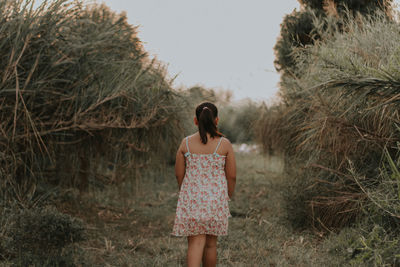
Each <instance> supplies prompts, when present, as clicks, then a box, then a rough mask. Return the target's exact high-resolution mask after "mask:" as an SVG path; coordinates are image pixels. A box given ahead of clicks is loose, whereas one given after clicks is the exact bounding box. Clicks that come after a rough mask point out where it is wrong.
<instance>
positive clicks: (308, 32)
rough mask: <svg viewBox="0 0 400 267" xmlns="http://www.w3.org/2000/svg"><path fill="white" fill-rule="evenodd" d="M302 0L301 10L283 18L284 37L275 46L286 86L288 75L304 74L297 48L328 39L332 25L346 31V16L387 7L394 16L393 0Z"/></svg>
mask: <svg viewBox="0 0 400 267" xmlns="http://www.w3.org/2000/svg"><path fill="white" fill-rule="evenodd" d="M299 2H300V4H301V10H299V11H298V10H294V11H293V12H292V13H291V14H288V15H286V16H285V18H284V19H283V22H282V24H281V33H280V39H279V40H278V41H277V43H276V45H275V47H274V50H275V52H276V60H275V66H276V68H277V70H278V71H280V72H281V73H282V81H281V82H282V87H286V86H285V78H286V76H289V77H293V76H296V77H300V76H301V73H298V72H299V71H300V70H301V69H298V68H297V67H298V65H297V64H296V63H295V61H296V59H295V54H296V50H298V49H301V48H303V47H307V46H308V45H313V44H314V43H315V42H316V41H319V40H321V39H325V38H326V37H327V32H329V28H332V27H333V28H335V29H338V30H339V31H342V30H344V28H345V27H343V24H344V23H345V22H343V20H352V19H354V18H355V17H357V16H358V15H370V14H375V13H377V12H382V11H383V12H385V14H386V16H387V17H388V18H391V16H392V14H391V4H392V2H393V1H392V0H389V1H388V0H374V1H366V0H356V1H354V0H351V1H349V0H299ZM317 21H318V23H316V22H317ZM298 74H300V76H299V75H298Z"/></svg>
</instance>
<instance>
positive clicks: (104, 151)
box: [0, 0, 185, 206]
mask: <svg viewBox="0 0 400 267" xmlns="http://www.w3.org/2000/svg"><path fill="white" fill-rule="evenodd" d="M0 16H1V21H0V36H1V41H0V58H1V60H0V64H1V67H0V76H1V77H2V82H1V85H0V103H1V111H0V120H1V122H2V123H1V124H0V151H1V152H0V181H1V183H0V194H1V196H2V198H3V199H18V200H19V201H20V202H21V203H24V205H25V206H29V205H31V204H29V203H31V202H32V201H33V199H34V198H35V197H37V195H35V191H36V187H37V186H38V185H39V184H40V183H48V184H52V185H53V186H67V187H71V186H72V187H77V188H79V189H80V190H81V191H82V192H85V191H88V190H89V186H94V185H101V184H110V183H112V184H116V183H120V182H121V181H123V180H125V179H131V178H134V177H136V176H137V175H138V169H140V168H141V167H143V166H145V165H148V164H149V159H150V158H155V157H157V155H160V156H161V157H162V158H171V157H173V156H174V153H175V152H174V150H175V146H176V144H177V142H178V141H179V140H180V138H181V137H182V134H183V131H182V129H181V127H180V124H179V118H180V117H179V112H178V110H180V109H181V108H182V107H183V108H185V106H184V105H183V101H182V99H181V97H180V96H178V94H177V93H176V92H175V91H174V90H173V89H172V88H171V85H170V83H171V82H170V81H169V80H168V79H167V78H166V72H165V68H164V67H163V66H162V65H161V64H159V63H157V62H156V61H154V60H153V61H151V60H150V59H149V58H148V57H147V55H146V52H145V51H144V50H143V48H142V44H141V42H140V40H139V39H138V38H137V31H136V27H133V26H131V25H130V24H128V22H127V18H126V15H125V14H116V13H114V12H112V11H111V10H110V9H109V8H108V7H106V6H105V5H92V6H84V5H83V3H81V2H67V1H65V0H56V1H52V2H47V3H43V4H42V5H41V6H40V7H39V8H37V9H34V8H33V1H16V0H7V1H2V2H1V3H0ZM160 139H163V140H168V142H163V145H160V144H158V143H157V142H154V141H155V140H160ZM110 170H111V171H110Z"/></svg>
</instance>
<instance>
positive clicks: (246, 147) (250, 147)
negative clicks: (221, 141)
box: [237, 143, 258, 153]
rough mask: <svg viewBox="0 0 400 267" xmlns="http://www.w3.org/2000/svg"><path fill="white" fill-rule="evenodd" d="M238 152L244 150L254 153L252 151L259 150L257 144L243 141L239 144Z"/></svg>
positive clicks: (244, 151)
mask: <svg viewBox="0 0 400 267" xmlns="http://www.w3.org/2000/svg"><path fill="white" fill-rule="evenodd" d="M237 151H238V152H243V153H252V152H258V146H257V145H256V144H253V145H249V144H246V143H243V144H241V145H239V147H238V148H237Z"/></svg>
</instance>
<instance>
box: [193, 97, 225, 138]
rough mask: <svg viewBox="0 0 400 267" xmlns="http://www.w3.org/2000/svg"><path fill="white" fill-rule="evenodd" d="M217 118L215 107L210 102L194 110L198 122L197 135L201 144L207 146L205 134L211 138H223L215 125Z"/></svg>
mask: <svg viewBox="0 0 400 267" xmlns="http://www.w3.org/2000/svg"><path fill="white" fill-rule="evenodd" d="M216 117H218V109H217V107H216V106H215V105H214V104H213V103H210V102H203V103H201V104H200V105H198V106H197V108H196V118H197V121H198V122H199V133H200V138H201V142H202V143H203V144H207V133H209V134H210V135H211V137H215V136H224V135H223V134H222V133H220V132H219V131H218V129H217V125H215V118H216Z"/></svg>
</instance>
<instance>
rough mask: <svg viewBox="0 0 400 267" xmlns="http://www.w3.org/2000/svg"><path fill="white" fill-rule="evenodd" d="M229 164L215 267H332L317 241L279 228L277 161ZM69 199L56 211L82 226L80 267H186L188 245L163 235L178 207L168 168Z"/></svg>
mask: <svg viewBox="0 0 400 267" xmlns="http://www.w3.org/2000/svg"><path fill="white" fill-rule="evenodd" d="M236 157H237V159H236V160H237V166H238V173H237V183H236V191H235V195H234V198H233V199H232V201H231V202H230V211H231V214H232V215H233V217H231V218H230V219H229V233H228V236H223V237H219V238H218V248H217V253H218V266H334V264H333V261H332V260H331V259H330V257H332V256H331V255H330V254H329V253H328V252H326V251H324V249H323V246H321V242H322V239H321V238H320V237H319V236H318V235H316V234H315V233H314V234H313V233H311V232H308V231H302V232H300V231H296V230H293V229H291V227H290V224H289V223H288V222H287V221H286V219H285V218H286V216H285V215H286V214H285V210H284V206H283V198H282V196H281V190H282V186H283V179H284V178H283V174H282V173H281V169H282V166H281V165H282V162H281V161H280V159H279V158H276V157H266V156H263V155H260V154H257V153H256V152H252V153H237V154H236ZM71 199H74V200H73V201H64V202H60V203H59V205H58V207H59V209H60V210H61V211H63V212H66V213H69V214H71V215H73V216H75V217H79V218H81V219H82V220H83V221H84V222H85V223H86V224H87V227H88V240H87V241H85V242H82V243H80V244H79V248H80V250H81V252H82V254H83V255H84V256H82V257H83V258H84V259H85V260H84V261H85V262H86V263H87V264H89V265H95V266H185V257H186V249H187V239H186V237H174V236H171V235H170V232H171V231H172V227H173V223H174V218H175V209H176V204H177V200H178V186H177V182H176V179H175V176H174V168H173V166H167V167H165V168H163V169H162V170H160V171H157V172H153V173H151V174H149V175H143V176H142V177H141V178H140V181H138V182H134V183H133V184H132V185H125V186H124V187H120V188H118V189H115V187H110V189H105V190H103V191H101V192H100V191H98V192H91V193H89V194H87V195H85V196H80V197H76V196H74V197H71ZM76 199H77V200H76ZM89 262H90V263H89Z"/></svg>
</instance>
